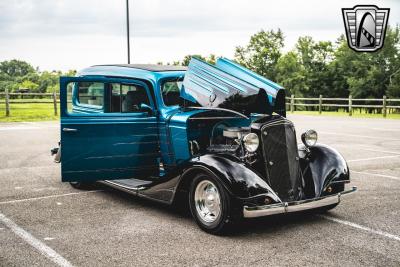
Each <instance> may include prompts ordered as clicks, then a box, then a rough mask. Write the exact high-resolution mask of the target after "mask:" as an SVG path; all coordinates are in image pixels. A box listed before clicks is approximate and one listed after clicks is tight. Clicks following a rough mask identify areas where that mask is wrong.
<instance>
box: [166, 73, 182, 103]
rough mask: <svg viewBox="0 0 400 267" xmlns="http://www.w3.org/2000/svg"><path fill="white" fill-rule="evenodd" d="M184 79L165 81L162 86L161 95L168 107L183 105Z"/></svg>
mask: <svg viewBox="0 0 400 267" xmlns="http://www.w3.org/2000/svg"><path fill="white" fill-rule="evenodd" d="M182 82H183V81H182V79H175V80H173V81H165V82H164V83H163V84H162V86H161V94H162V98H163V101H164V104H165V105H166V106H175V105H179V104H180V103H181V97H180V88H181V86H182Z"/></svg>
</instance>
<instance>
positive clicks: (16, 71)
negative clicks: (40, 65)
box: [0, 59, 35, 78]
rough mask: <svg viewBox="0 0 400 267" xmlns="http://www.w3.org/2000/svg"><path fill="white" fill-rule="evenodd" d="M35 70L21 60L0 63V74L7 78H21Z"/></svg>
mask: <svg viewBox="0 0 400 267" xmlns="http://www.w3.org/2000/svg"><path fill="white" fill-rule="evenodd" d="M34 72H35V69H34V68H33V67H32V66H31V65H30V64H29V63H27V62H25V61H21V60H16V59H13V60H10V61H3V62H0V73H2V74H6V75H8V76H9V77H11V78H13V77H21V76H25V75H27V74H29V73H34Z"/></svg>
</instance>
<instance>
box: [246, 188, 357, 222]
mask: <svg viewBox="0 0 400 267" xmlns="http://www.w3.org/2000/svg"><path fill="white" fill-rule="evenodd" d="M356 191H357V187H355V186H353V188H352V189H350V190H346V191H343V192H340V193H338V194H336V195H329V196H325V197H318V198H312V199H306V200H300V201H293V202H282V203H277V204H271V205H264V206H256V207H248V206H244V207H243V216H244V217H245V218H256V217H262V216H268V215H274V214H281V213H288V212H296V211H302V210H310V209H316V208H321V207H325V206H329V205H332V204H336V203H339V202H340V201H341V199H343V197H345V196H348V195H349V194H350V193H354V192H356Z"/></svg>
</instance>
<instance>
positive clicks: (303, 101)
mask: <svg viewBox="0 0 400 267" xmlns="http://www.w3.org/2000/svg"><path fill="white" fill-rule="evenodd" d="M286 100H287V101H288V102H286V106H287V110H288V111H289V110H290V112H291V113H293V112H294V111H296V107H306V109H307V108H308V107H311V108H312V109H313V110H315V111H318V112H319V113H320V114H321V113H322V111H323V109H324V107H325V108H342V109H344V110H346V111H347V113H348V114H349V116H352V115H353V112H354V109H356V108H358V109H363V110H365V111H367V112H370V113H371V112H374V113H381V114H382V116H383V117H384V118H386V117H387V114H388V113H389V112H390V113H398V112H399V111H400V99H392V98H387V97H386V96H383V97H382V98H375V99H370V98H353V97H352V96H351V95H350V96H349V97H348V98H326V97H322V95H320V96H319V97H295V96H294V95H291V96H290V97H286ZM303 109H304V108H303Z"/></svg>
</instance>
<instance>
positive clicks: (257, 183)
mask: <svg viewBox="0 0 400 267" xmlns="http://www.w3.org/2000/svg"><path fill="white" fill-rule="evenodd" d="M188 165H189V166H187V167H186V169H185V172H184V174H183V176H185V174H187V173H190V172H192V171H196V170H205V171H210V172H212V173H213V174H214V175H216V176H217V178H218V179H220V180H221V182H222V184H223V185H224V186H225V188H226V189H227V190H228V192H229V193H230V194H231V195H232V196H233V197H236V198H241V199H248V198H252V197H256V196H259V195H268V196H269V197H271V198H272V199H273V200H274V201H276V202H280V200H279V197H278V196H277V195H276V194H275V193H274V191H273V190H272V189H271V188H270V186H269V185H268V184H267V183H266V182H265V181H264V180H263V178H262V177H261V176H260V175H259V174H257V173H256V172H255V171H254V170H252V169H251V167H249V166H247V165H246V164H245V163H243V162H241V161H240V160H239V159H237V158H236V157H233V156H231V155H228V154H206V155H202V156H198V157H195V158H192V159H191V160H190V161H189V162H188Z"/></svg>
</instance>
